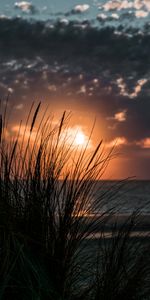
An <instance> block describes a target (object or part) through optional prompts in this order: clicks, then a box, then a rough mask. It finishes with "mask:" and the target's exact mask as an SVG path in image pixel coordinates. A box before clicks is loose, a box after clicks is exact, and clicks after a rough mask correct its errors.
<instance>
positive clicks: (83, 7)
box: [73, 4, 90, 13]
mask: <svg viewBox="0 0 150 300" xmlns="http://www.w3.org/2000/svg"><path fill="white" fill-rule="evenodd" d="M89 8H90V5H89V4H80V5H76V6H75V7H74V8H73V12H74V13H83V12H86V11H88V10H89Z"/></svg>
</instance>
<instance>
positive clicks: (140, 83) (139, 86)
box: [116, 78, 148, 99]
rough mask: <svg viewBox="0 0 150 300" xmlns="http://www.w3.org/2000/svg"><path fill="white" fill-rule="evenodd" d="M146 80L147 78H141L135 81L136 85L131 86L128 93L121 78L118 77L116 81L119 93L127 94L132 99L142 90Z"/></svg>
mask: <svg viewBox="0 0 150 300" xmlns="http://www.w3.org/2000/svg"><path fill="white" fill-rule="evenodd" d="M147 82H148V79H147V78H141V79H139V80H138V81H137V83H136V85H135V86H134V87H133V92H131V93H129V92H128V88H127V85H126V83H125V81H124V79H123V78H118V79H117V80H116V83H117V85H118V87H119V89H120V94H121V95H123V96H127V97H129V98H130V99H134V98H136V97H137V96H138V94H139V93H140V92H141V91H142V87H143V86H144V85H145V84H146V83H147Z"/></svg>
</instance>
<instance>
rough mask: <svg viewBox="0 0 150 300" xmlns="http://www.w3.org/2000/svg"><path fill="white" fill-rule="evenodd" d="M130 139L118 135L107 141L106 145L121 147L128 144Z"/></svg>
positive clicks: (108, 146)
mask: <svg viewBox="0 0 150 300" xmlns="http://www.w3.org/2000/svg"><path fill="white" fill-rule="evenodd" d="M127 144H128V141H127V139H126V138H125V137H116V138H115V139H113V140H112V141H110V142H108V143H106V147H107V148H112V147H114V146H115V147H120V146H124V145H127Z"/></svg>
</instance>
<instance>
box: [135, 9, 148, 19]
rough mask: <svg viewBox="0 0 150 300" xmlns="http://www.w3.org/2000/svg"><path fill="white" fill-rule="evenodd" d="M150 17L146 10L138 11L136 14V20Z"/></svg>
mask: <svg viewBox="0 0 150 300" xmlns="http://www.w3.org/2000/svg"><path fill="white" fill-rule="evenodd" d="M148 15H149V12H147V11H144V10H137V11H136V12H135V16H136V18H146V17H147V16H148Z"/></svg>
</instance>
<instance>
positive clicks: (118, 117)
mask: <svg viewBox="0 0 150 300" xmlns="http://www.w3.org/2000/svg"><path fill="white" fill-rule="evenodd" d="M126 114H127V110H126V109H125V110H123V111H120V112H117V113H116V114H115V115H114V120H116V121H118V122H124V121H126Z"/></svg>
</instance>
